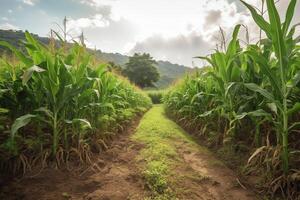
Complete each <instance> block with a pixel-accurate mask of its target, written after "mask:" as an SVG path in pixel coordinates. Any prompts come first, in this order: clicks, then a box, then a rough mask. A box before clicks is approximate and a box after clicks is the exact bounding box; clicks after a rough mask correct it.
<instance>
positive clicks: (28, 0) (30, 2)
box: [23, 0, 37, 6]
mask: <svg viewBox="0 0 300 200" xmlns="http://www.w3.org/2000/svg"><path fill="white" fill-rule="evenodd" d="M36 2H37V0H23V3H24V4H27V5H29V6H34V5H35V3H36Z"/></svg>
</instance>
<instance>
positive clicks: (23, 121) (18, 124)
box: [11, 114, 36, 138]
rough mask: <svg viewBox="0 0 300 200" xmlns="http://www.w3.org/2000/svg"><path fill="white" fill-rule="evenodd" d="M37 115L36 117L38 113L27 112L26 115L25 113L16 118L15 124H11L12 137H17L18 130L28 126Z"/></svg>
mask: <svg viewBox="0 0 300 200" xmlns="http://www.w3.org/2000/svg"><path fill="white" fill-rule="evenodd" d="M35 117H36V115H32V114H26V115H23V116H21V117H19V118H17V119H16V120H15V122H14V123H13V125H12V126H11V136H12V138H14V137H15V134H16V133H17V131H18V130H19V129H20V128H22V127H24V126H26V125H27V124H28V123H29V122H30V121H31V119H32V118H35Z"/></svg>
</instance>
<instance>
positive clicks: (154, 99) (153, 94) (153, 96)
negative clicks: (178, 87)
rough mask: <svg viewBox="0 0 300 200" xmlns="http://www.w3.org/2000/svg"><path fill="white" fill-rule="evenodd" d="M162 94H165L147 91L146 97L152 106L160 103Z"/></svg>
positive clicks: (162, 91) (159, 91)
mask: <svg viewBox="0 0 300 200" xmlns="http://www.w3.org/2000/svg"><path fill="white" fill-rule="evenodd" d="M164 93H165V91H164V90H148V91H147V95H148V96H149V97H150V99H151V100H152V103H153V104H160V103H162V98H163V95H164Z"/></svg>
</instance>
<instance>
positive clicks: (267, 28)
mask: <svg viewBox="0 0 300 200" xmlns="http://www.w3.org/2000/svg"><path fill="white" fill-rule="evenodd" d="M241 2H242V3H243V4H244V5H245V6H246V7H247V8H248V10H249V11H250V12H251V15H252V17H253V19H254V21H255V22H256V24H257V25H258V26H259V27H260V28H261V29H262V30H264V32H265V33H266V34H267V36H268V38H271V37H270V34H269V33H270V32H271V28H270V24H269V23H268V22H267V21H266V20H265V19H264V18H263V17H262V16H261V15H259V14H258V13H257V11H256V9H255V8H254V7H253V6H251V5H250V4H248V3H246V2H245V1H243V0H241Z"/></svg>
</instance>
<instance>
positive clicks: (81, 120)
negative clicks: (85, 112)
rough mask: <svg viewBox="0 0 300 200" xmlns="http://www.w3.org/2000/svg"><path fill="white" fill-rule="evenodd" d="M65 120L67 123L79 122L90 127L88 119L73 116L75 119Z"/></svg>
mask: <svg viewBox="0 0 300 200" xmlns="http://www.w3.org/2000/svg"><path fill="white" fill-rule="evenodd" d="M65 122H66V123H67V124H76V123H79V124H81V125H83V128H89V129H92V126H91V123H90V122H89V121H88V120H86V119H80V118H75V119H72V120H65Z"/></svg>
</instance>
